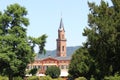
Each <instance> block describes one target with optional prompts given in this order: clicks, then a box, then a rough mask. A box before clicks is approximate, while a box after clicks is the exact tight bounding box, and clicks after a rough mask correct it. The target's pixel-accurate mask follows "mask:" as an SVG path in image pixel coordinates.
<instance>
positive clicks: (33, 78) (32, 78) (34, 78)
mask: <svg viewBox="0 0 120 80" xmlns="http://www.w3.org/2000/svg"><path fill="white" fill-rule="evenodd" d="M27 80H40V78H39V77H38V76H30V77H28V78H27Z"/></svg>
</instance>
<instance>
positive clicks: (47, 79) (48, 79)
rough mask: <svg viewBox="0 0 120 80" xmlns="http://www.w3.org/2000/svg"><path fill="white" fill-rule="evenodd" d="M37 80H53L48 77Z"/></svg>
mask: <svg viewBox="0 0 120 80" xmlns="http://www.w3.org/2000/svg"><path fill="white" fill-rule="evenodd" d="M39 80H53V79H52V78H51V77H50V76H43V77H40V79H39Z"/></svg>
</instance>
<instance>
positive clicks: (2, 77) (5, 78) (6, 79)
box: [0, 76, 8, 80]
mask: <svg viewBox="0 0 120 80" xmlns="http://www.w3.org/2000/svg"><path fill="white" fill-rule="evenodd" d="M0 80H8V77H6V76H0Z"/></svg>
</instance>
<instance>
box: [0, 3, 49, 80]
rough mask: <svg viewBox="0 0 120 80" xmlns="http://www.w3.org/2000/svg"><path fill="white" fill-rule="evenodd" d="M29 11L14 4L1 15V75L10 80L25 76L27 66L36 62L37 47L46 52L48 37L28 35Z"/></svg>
mask: <svg viewBox="0 0 120 80" xmlns="http://www.w3.org/2000/svg"><path fill="white" fill-rule="evenodd" d="M26 15H27V11H26V9H25V8H24V7H21V6H20V5H19V4H13V5H10V6H8V7H7V9H6V10H4V12H3V13H2V12H1V13H0V74H1V75H7V76H8V77H9V80H12V79H13V77H15V76H21V77H24V76H25V69H26V67H27V65H28V64H29V63H30V62H32V61H33V60H34V57H35V51H34V47H35V45H38V46H39V48H40V52H42V51H43V50H44V46H45V42H46V37H47V36H46V35H42V36H41V37H39V38H32V37H28V36H27V34H26V30H27V26H28V25H29V20H28V18H26V17H25V16H26Z"/></svg>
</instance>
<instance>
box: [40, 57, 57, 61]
mask: <svg viewBox="0 0 120 80" xmlns="http://www.w3.org/2000/svg"><path fill="white" fill-rule="evenodd" d="M42 61H58V60H57V59H55V58H51V57H48V58H45V59H42Z"/></svg>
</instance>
